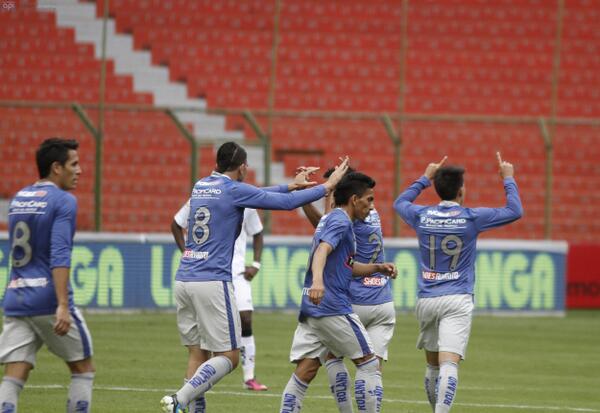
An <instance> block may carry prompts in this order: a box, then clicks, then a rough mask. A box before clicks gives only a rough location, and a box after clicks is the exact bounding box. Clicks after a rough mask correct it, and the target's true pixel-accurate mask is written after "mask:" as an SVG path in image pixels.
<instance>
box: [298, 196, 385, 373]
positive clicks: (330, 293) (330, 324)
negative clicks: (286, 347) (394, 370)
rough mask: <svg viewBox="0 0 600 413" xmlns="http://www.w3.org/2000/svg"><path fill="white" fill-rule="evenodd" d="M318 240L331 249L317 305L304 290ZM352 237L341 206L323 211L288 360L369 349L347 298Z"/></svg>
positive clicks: (362, 353) (308, 276)
mask: <svg viewBox="0 0 600 413" xmlns="http://www.w3.org/2000/svg"><path fill="white" fill-rule="evenodd" d="M321 242H326V243H327V244H329V245H331V247H332V248H333V250H332V251H331V253H330V254H329V256H328V257H327V261H326V263H325V268H324V270H323V284H324V287H325V293H324V295H323V298H322V300H321V302H320V303H319V305H315V304H313V303H312V302H311V301H310V300H309V297H308V290H309V289H310V287H311V286H312V283H313V273H312V260H313V255H314V253H315V251H316V249H317V247H318V246H319V244H320V243H321ZM355 253H356V241H355V238H354V232H353V228H352V222H351V221H350V218H349V217H348V215H347V214H346V212H345V211H344V210H343V209H340V208H336V209H334V210H333V211H331V212H330V213H329V214H327V215H324V216H323V217H322V218H321V220H320V222H319V224H318V225H317V229H316V230H315V235H314V237H313V243H312V248H311V253H310V260H309V265H308V270H307V272H306V277H305V280H304V289H303V292H302V304H301V306H300V317H299V320H300V322H299V323H298V327H297V328H296V332H295V334H294V340H293V343H292V349H291V351H290V361H292V362H295V361H298V360H301V359H304V358H317V357H320V358H323V357H324V355H326V353H327V350H328V349H329V351H331V352H332V353H333V354H334V355H336V356H337V357H343V356H345V357H349V358H351V359H357V358H361V357H364V356H365V355H368V354H372V353H373V346H372V344H371V340H370V338H369V335H368V334H367V332H366V330H365V328H364V326H363V325H362V323H361V322H360V320H359V318H358V316H357V315H356V314H354V313H353V310H352V304H351V302H350V283H351V280H352V265H353V260H354V255H355Z"/></svg>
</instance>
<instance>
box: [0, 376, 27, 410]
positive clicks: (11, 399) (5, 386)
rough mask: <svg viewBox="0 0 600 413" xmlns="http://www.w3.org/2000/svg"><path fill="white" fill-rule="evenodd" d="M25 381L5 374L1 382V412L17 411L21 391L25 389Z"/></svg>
mask: <svg viewBox="0 0 600 413" xmlns="http://www.w3.org/2000/svg"><path fill="white" fill-rule="evenodd" d="M24 385H25V382H24V381H22V380H19V379H17V378H15V377H9V376H4V378H3V379H2V384H0V413H14V412H16V411H17V401H18V400H19V393H21V390H23V386H24Z"/></svg>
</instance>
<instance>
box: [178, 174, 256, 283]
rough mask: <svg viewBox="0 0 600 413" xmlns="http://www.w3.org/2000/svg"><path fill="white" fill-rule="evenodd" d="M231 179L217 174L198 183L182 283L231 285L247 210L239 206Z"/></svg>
mask: <svg viewBox="0 0 600 413" xmlns="http://www.w3.org/2000/svg"><path fill="white" fill-rule="evenodd" d="M234 185H235V182H234V181H232V180H231V179H230V178H229V177H227V176H225V175H222V174H216V173H213V174H212V175H210V176H208V177H206V178H203V179H201V180H200V181H198V182H196V184H195V185H194V189H193V190H192V195H191V197H190V215H189V220H188V228H187V241H186V246H185V250H184V252H183V255H182V257H181V264H180V266H179V269H178V270H177V275H176V279H177V280H179V281H231V260H232V257H233V248H234V244H235V240H236V238H237V237H238V235H239V233H240V228H241V224H242V219H243V214H244V208H241V207H238V206H236V205H235V203H234V200H233V196H232V187H233V186H234Z"/></svg>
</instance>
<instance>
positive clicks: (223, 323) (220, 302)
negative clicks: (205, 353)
mask: <svg viewBox="0 0 600 413" xmlns="http://www.w3.org/2000/svg"><path fill="white" fill-rule="evenodd" d="M175 304H176V305H177V327H178V329H179V335H180V336H181V344H183V345H184V346H193V345H197V346H200V348H201V349H203V350H209V351H213V352H224V351H230V350H235V349H237V348H239V347H240V341H241V336H242V334H241V327H240V326H241V322H240V313H239V312H238V310H237V306H236V304H235V299H234V297H233V286H232V284H231V283H230V282H226V281H198V282H183V281H175Z"/></svg>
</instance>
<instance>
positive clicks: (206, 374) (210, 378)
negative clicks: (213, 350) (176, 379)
mask: <svg viewBox="0 0 600 413" xmlns="http://www.w3.org/2000/svg"><path fill="white" fill-rule="evenodd" d="M232 370H233V366H232V365H231V361H230V360H229V359H228V358H227V357H225V356H216V357H213V358H211V359H209V360H208V361H206V362H204V363H203V364H202V365H201V366H200V367H198V370H196V373H194V377H192V378H191V379H189V380H188V382H187V383H186V384H184V385H183V387H182V388H181V389H179V391H178V392H177V393H176V395H177V400H178V401H179V403H180V404H181V405H182V406H187V405H188V404H190V401H192V400H194V399H197V398H199V397H201V396H203V395H204V393H206V392H207V391H208V390H209V389H210V388H211V387H212V386H213V385H215V384H216V383H217V382H218V381H219V380H221V379H222V378H223V377H224V376H226V375H227V374H229V373H231V371H232Z"/></svg>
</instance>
